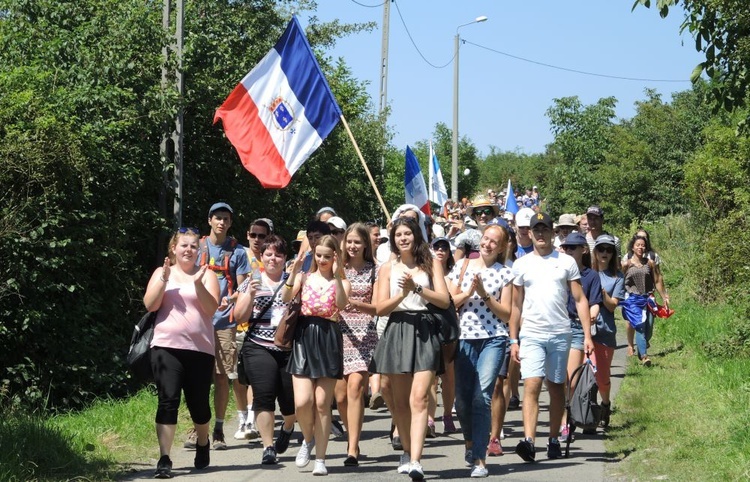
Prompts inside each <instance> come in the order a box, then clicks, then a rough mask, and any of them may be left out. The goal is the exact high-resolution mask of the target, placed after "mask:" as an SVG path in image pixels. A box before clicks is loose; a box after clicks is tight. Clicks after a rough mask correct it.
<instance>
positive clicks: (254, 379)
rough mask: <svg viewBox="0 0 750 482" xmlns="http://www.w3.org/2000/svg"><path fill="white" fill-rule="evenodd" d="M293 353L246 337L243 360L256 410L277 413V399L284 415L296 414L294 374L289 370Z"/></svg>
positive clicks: (242, 354)
mask: <svg viewBox="0 0 750 482" xmlns="http://www.w3.org/2000/svg"><path fill="white" fill-rule="evenodd" d="M289 355H290V352H288V351H278V350H268V349H266V348H264V347H262V346H260V345H258V344H257V343H254V342H252V341H250V340H249V339H247V338H246V339H245V343H244V344H243V345H242V353H241V354H240V356H242V363H243V365H244V366H245V373H246V374H247V379H248V381H249V382H250V386H251V387H253V410H254V411H256V412H275V411H276V399H277V398H278V400H279V410H280V411H281V414H282V415H293V414H294V390H293V389H292V376H291V375H290V374H289V372H287V371H286V364H287V362H288V361H289Z"/></svg>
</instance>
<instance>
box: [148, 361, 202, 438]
mask: <svg viewBox="0 0 750 482" xmlns="http://www.w3.org/2000/svg"><path fill="white" fill-rule="evenodd" d="M151 367H152V368H153V370H154V381H155V382H156V389H157V392H158V393H159V406H158V408H157V409H156V423H160V424H164V425H175V424H176V423H177V409H178V408H179V407H180V391H181V390H184V391H185V404H186V405H187V408H188V411H189V412H190V418H192V419H193V422H194V423H196V424H198V425H202V424H204V423H208V422H209V421H210V420H211V405H210V403H209V402H210V401H209V393H210V390H211V380H212V377H213V373H214V356H213V355H209V354H208V353H202V352H199V351H194V350H178V349H175V348H163V347H159V346H155V347H153V348H152V349H151Z"/></svg>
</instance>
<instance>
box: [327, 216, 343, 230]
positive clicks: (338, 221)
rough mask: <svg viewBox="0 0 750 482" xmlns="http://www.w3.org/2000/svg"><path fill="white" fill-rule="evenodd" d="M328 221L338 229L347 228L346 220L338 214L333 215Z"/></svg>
mask: <svg viewBox="0 0 750 482" xmlns="http://www.w3.org/2000/svg"><path fill="white" fill-rule="evenodd" d="M326 222H327V223H328V224H330V225H332V226H333V227H335V228H336V229H342V230H346V222H344V220H343V219H341V218H340V217H338V216H332V217H330V218H328V221H326Z"/></svg>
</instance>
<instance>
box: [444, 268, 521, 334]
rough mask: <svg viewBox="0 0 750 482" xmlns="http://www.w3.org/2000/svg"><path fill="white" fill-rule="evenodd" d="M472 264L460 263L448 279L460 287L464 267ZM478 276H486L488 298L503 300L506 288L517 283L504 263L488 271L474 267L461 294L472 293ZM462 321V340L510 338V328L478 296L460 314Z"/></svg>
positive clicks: (469, 300)
mask: <svg viewBox="0 0 750 482" xmlns="http://www.w3.org/2000/svg"><path fill="white" fill-rule="evenodd" d="M468 261H471V260H468V259H466V258H464V259H463V260H461V261H459V262H458V263H456V265H455V266H454V267H453V269H452V270H451V272H450V274H449V275H448V279H450V280H451V281H452V282H453V284H456V285H457V284H458V278H459V277H460V276H461V270H462V269H463V266H464V263H466V262H468ZM476 273H481V274H482V284H483V285H484V289H485V290H486V291H487V294H489V295H490V296H492V297H493V298H495V299H499V297H500V293H501V292H502V290H503V287H504V286H505V285H507V284H508V283H510V282H511V281H513V273H512V272H511V270H510V269H509V268H507V267H505V266H503V265H502V264H500V263H495V264H493V265H492V266H490V267H487V268H484V269H479V270H478V269H476V268H473V267H471V266H469V267H468V268H466V273H464V278H463V280H462V281H461V290H462V291H469V290H470V289H471V282H472V280H473V279H474V276H475V275H476ZM458 316H459V321H460V325H461V336H460V339H462V340H474V339H482V338H494V337H497V336H508V326H507V325H506V324H505V323H503V321H502V320H500V319H498V318H497V317H496V316H495V314H494V313H492V311H491V310H490V309H489V307H488V306H487V304H486V303H485V302H484V301H482V299H481V298H480V297H479V295H478V294H476V292H475V293H474V295H473V296H471V297H470V298H468V299H467V300H466V301H465V302H464V304H463V305H462V306H461V308H460V309H459V310H458Z"/></svg>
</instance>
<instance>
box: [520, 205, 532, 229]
mask: <svg viewBox="0 0 750 482" xmlns="http://www.w3.org/2000/svg"><path fill="white" fill-rule="evenodd" d="M534 214H536V213H534V210H533V209H531V208H522V209H520V210H519V211H518V212H517V213H516V226H518V227H519V228H528V227H529V226H531V218H532V217H534Z"/></svg>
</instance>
